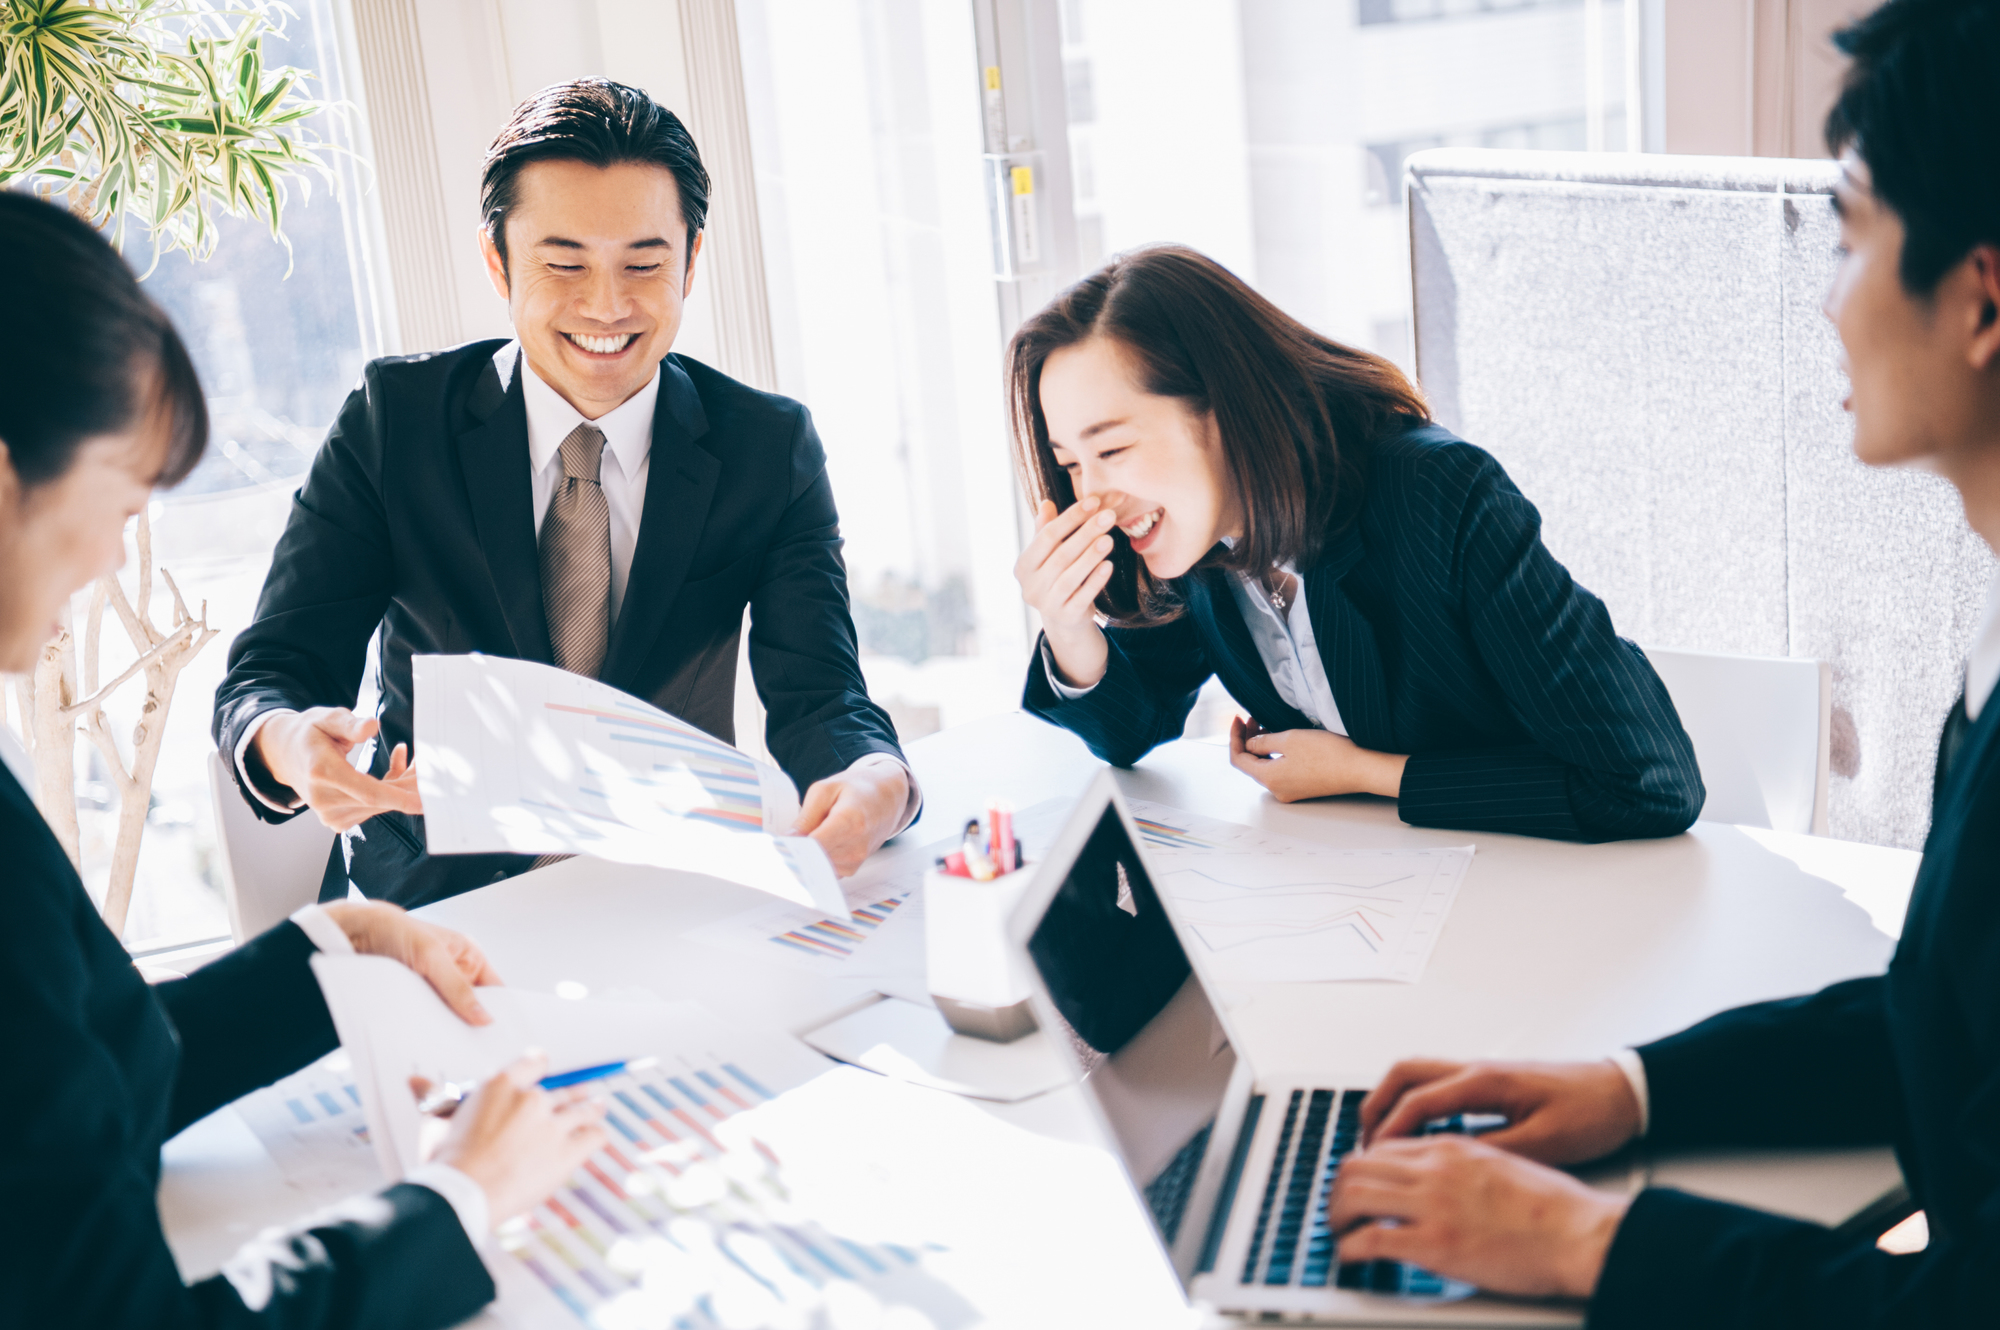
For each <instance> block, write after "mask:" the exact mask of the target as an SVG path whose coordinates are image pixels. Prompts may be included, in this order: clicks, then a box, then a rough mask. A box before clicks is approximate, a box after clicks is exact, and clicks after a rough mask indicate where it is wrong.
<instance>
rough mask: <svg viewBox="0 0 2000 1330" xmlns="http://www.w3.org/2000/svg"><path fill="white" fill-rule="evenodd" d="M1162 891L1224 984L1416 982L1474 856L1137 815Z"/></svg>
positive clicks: (1182, 815)
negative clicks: (1358, 846)
mask: <svg viewBox="0 0 2000 1330" xmlns="http://www.w3.org/2000/svg"><path fill="white" fill-rule="evenodd" d="M1133 812H1134V821H1136V822H1137V823H1138V824H1139V828H1140V834H1141V835H1142V836H1143V837H1144V838H1145V840H1146V843H1147V844H1146V848H1147V852H1148V855H1149V857H1151V858H1152V859H1153V861H1154V862H1155V864H1156V866H1157V869H1158V872H1159V878H1160V881H1159V886H1160V889H1161V890H1162V891H1163V892H1165V893H1166V894H1167V896H1169V897H1170V898H1171V899H1172V900H1173V902H1174V913H1175V915H1176V917H1177V919H1178V920H1179V922H1180V925H1181V928H1182V931H1183V933H1184V934H1185V935H1186V937H1187V939H1188V941H1189V943H1190V945H1191V946H1192V947H1193V948H1194V949H1196V950H1197V951H1198V952H1200V953H1201V954H1202V955H1203V956H1204V957H1205V959H1206V963H1207V966H1208V968H1209V969H1210V970H1212V972H1213V974H1214V977H1215V978H1216V979H1218V980H1221V981H1223V982H1236V983H1271V982H1297V981H1311V980H1338V979H1392V980H1402V981H1404V982H1414V981H1415V980H1416V979H1418V978H1420V977H1421V976H1422V974H1423V971H1424V967H1425V965H1426V964H1427V963H1428V961H1429V959H1430V954H1431V949H1432V947H1433V946H1434V945H1435V944H1436V942H1437V938H1438V935H1439V933H1440V932H1441V931H1442V929H1443V927H1444V921H1445V917H1446V915H1447V914H1448V913H1449V911H1450V909H1451V905H1452V901H1453V899H1454V898H1455V897H1456V895H1457V893H1458V888H1459V884H1460V883H1461V882H1462V881H1463V879H1464V876H1465V871H1466V868H1467V866H1468V865H1469V864H1470V862H1471V860H1472V847H1471V846H1459V847H1453V848H1449V849H1397V850H1344V849H1336V848H1334V847H1332V846H1329V845H1322V844H1318V843H1315V842H1312V841H1307V840H1302V839H1300V838H1298V837H1293V836H1285V835H1280V834H1277V833H1274V832H1267V831H1263V830H1260V829H1258V828H1254V827H1245V826H1239V825H1236V824H1234V823H1227V822H1220V821H1217V820H1215V819H1213V818H1205V817H1202V816H1200V815H1198V814H1194V813H1188V812H1185V811H1184V810H1182V809H1178V808H1167V807H1163V806H1160V805H1155V804H1145V803H1135V805H1134V808H1133Z"/></svg>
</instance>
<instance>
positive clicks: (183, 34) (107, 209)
mask: <svg viewBox="0 0 2000 1330" xmlns="http://www.w3.org/2000/svg"><path fill="white" fill-rule="evenodd" d="M224 5H226V8H225V7H224ZM292 17H294V16H293V14H292V11H291V10H290V9H289V8H288V7H287V6H285V5H284V4H282V3H279V2H278V0H223V3H222V4H218V3H216V2H215V0H95V3H86V2H85V0H0V186H5V185H7V184H9V183H10V182H13V181H16V180H21V179H24V178H32V179H36V180H40V181H42V182H44V183H45V185H47V186H49V187H51V188H55V187H60V188H62V189H63V190H64V194H65V201H66V202H67V203H68V204H69V206H70V208H71V210H72V211H74V212H77V213H80V214H82V215H84V216H86V217H89V218H90V219H91V220H92V221H94V222H96V223H97V224H99V225H101V226H102V225H109V226H110V227H111V228H112V229H113V239H114V241H116V242H118V243H122V242H123V232H124V225H125V219H126V217H127V215H128V214H132V215H136V216H138V217H139V218H140V219H141V220H143V221H144V223H145V224H146V226H147V228H148V229H149V231H150V232H151V236H152V240H153V249H154V261H155V262H157V261H158V257H159V255H160V254H161V253H163V252H166V251H170V250H174V249H184V250H187V251H188V252H189V253H190V254H191V255H193V256H194V257H195V258H197V259H200V258H206V257H207V256H208V255H209V254H210V253H212V252H213V250H214V247H215V240H216V235H215V231H214V227H213V225H212V213H213V211H214V210H215V209H218V208H219V209H221V210H222V211H223V212H226V213H229V214H232V215H235V216H242V217H256V218H259V219H261V220H262V221H264V222H265V224H266V225H267V226H269V228H270V230H271V234H272V236H273V237H275V238H276V239H277V240H278V241H279V243H281V244H284V243H285V237H284V230H283V225H282V219H283V213H284V206H285V200H286V189H285V183H286V177H287V176H296V175H297V174H298V173H299V172H300V171H302V170H304V171H315V172H317V173H318V174H320V175H321V176H323V177H324V178H325V179H326V180H327V182H328V184H329V186H331V187H333V188H335V189H338V187H339V183H340V182H339V178H338V177H337V176H336V175H335V174H334V172H333V170H332V168H331V167H330V166H329V165H328V155H329V154H332V153H336V152H340V151H343V149H341V148H340V147H338V145H335V144H331V143H328V142H326V141H324V140H322V139H321V138H319V137H318V136H317V135H316V134H315V133H313V131H312V129H311V127H310V125H309V124H308V123H307V122H308V121H310V120H311V118H312V117H313V116H315V115H318V114H319V113H321V112H322V111H331V112H333V113H336V114H339V113H342V112H343V111H344V110H345V108H344V107H341V106H337V105H333V104H330V103H327V102H324V101H319V100H315V99H313V98H312V97H310V96H309V95H308V94H307V86H306V85H307V81H308V80H309V79H310V78H311V77H312V75H311V74H310V73H308V72H307V71H305V70H300V69H294V68H291V67H289V66H284V67H278V68H266V66H265V64H264V48H263V37H264V35H265V34H266V33H271V32H282V31H283V24H284V22H285V21H286V20H287V19H289V18H292ZM302 183H303V182H302ZM286 249H287V251H289V250H290V246H289V244H287V245H286Z"/></svg>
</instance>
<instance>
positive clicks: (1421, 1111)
mask: <svg viewBox="0 0 2000 1330" xmlns="http://www.w3.org/2000/svg"><path fill="white" fill-rule="evenodd" d="M1473 1113H1494V1114H1498V1115H1500V1116H1501V1117H1504V1118H1505V1119H1507V1125H1506V1126H1504V1127H1500V1128H1498V1129H1496V1130H1493V1131H1489V1132H1485V1133H1482V1134H1481V1137H1480V1139H1481V1140H1483V1141H1485V1142H1486V1144H1488V1145H1493V1146H1498V1147H1499V1148H1501V1149H1503V1150H1511V1151H1512V1152H1514V1153H1515V1154H1519V1155H1526V1156H1527V1157H1528V1158H1530V1159H1537V1160H1540V1161H1541V1162H1542V1163H1545V1164H1579V1163H1582V1162H1583V1161H1585V1160H1587V1159H1599V1158H1602V1157H1603V1156H1605V1155H1608V1154H1610V1153H1612V1152H1613V1151H1614V1150H1617V1149H1618V1148H1619V1147H1620V1146H1623V1145H1624V1144H1625V1143H1626V1142H1627V1141H1630V1140H1631V1139H1632V1138H1633V1137H1634V1136H1637V1135H1638V1134H1639V1102H1638V1100H1637V1099H1636V1098H1634V1097H1633V1094H1632V1087H1631V1083H1630V1082H1629V1081H1627V1080H1626V1079H1625V1073H1624V1072H1622V1071H1620V1070H1619V1069H1618V1066H1617V1064H1616V1063H1613V1062H1610V1061H1608V1060H1607V1061H1604V1062H1442V1061H1432V1060H1426V1059H1412V1060H1409V1061H1405V1062H1399V1063H1397V1064H1396V1065H1395V1066H1394V1067H1392V1068H1391V1069H1390V1071H1389V1074H1388V1075H1387V1076H1386V1077H1384V1078H1383V1080H1382V1083H1381V1084H1380V1085H1378V1086H1376V1087H1375V1090H1374V1091H1373V1093H1371V1094H1370V1095H1369V1096H1368V1098H1367V1100H1366V1101H1365V1102H1363V1104H1362V1105H1361V1139H1362V1142H1363V1144H1371V1143H1373V1142H1375V1141H1378V1140H1389V1139H1392V1138H1394V1137H1399V1136H1415V1135H1418V1134H1420V1133H1422V1132H1423V1130H1424V1127H1425V1124H1426V1123H1429V1122H1432V1121H1433V1120H1435V1119H1438V1118H1448V1117H1453V1116H1456V1115H1458V1114H1473Z"/></svg>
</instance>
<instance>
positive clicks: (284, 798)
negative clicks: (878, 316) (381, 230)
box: [214, 79, 918, 905]
mask: <svg viewBox="0 0 2000 1330" xmlns="http://www.w3.org/2000/svg"><path fill="white" fill-rule="evenodd" d="M708 191H709V179H708V173H707V171H706V170H705V169H704V168H703V167H702V164H701V158H700V156H699V154H698V152H697V151H696V148H695V145H694V142H693V140H692V139H690V138H689V136H688V133H687V130H686V128H685V127H684V126H683V125H682V124H681V122H680V120H679V119H678V118H677V117H675V116H674V115H673V114H672V113H671V112H669V111H667V110H665V109H663V108H661V107H660V106H658V105H657V104H655V103H654V102H653V100H652V99H651V98H650V97H648V96H647V95H646V94H645V93H643V92H640V91H638V90H636V89H633V88H628V87H625V86H623V85H621V84H617V83H612V82H610V81H608V80H604V79H583V80H578V81H576V82H574V83H568V84H562V85H558V86H556V87H552V88H548V89H545V90H543V91H542V92H540V93H537V94H536V95H535V96H534V97H533V98H531V99H529V100H528V101H527V102H526V103H524V104H523V105H522V106H521V107H520V108H519V109H518V110H516V111H515V113H514V116H513V118H512V119H511V120H510V121H509V122H508V124H507V126H506V128H504V129H503V130H502V131H501V133H500V136H499V137H498V138H497V139H496V140H495V141H494V144H493V147H492V149H491V150H490V151H489V152H488V154H487V159H486V168H485V175H484V180H483V184H482V199H481V212H482V216H483V225H482V228H481V233H480V245H481V248H482V250H483V252H484V255H485V260H486V266H487V270H488V273H489V274H490V276H491V278H492V281H493V285H494V288H495V290H497V291H498V292H499V293H500V295H501V297H502V298H503V299H505V300H506V302H507V309H508V314H509V317H510V318H511V320H512V322H513V326H514V332H515V340H513V341H508V342H500V341H484V342H473V343H469V344H467V345H465V346H460V347H455V348H453V349H451V350H448V351H441V352H437V353H434V354H430V355H419V356H401V357H391V358H387V359H383V360H378V361H375V362H374V363H372V364H371V365H369V366H368V368H367V370H366V371H365V372H364V374H363V376H362V381H361V384H360V386H359V387H358V388H356V390H355V391H354V392H353V394H352V395H350V396H349V398H348V400H347V403H346V405H345V406H344V407H343V408H342V409H341V413H340V417H339V419H338V420H337V421H336V422H335V424H334V427H333V429H332V432H331V433H330V434H329V435H328V436H327V440H326V443H325V445H324V446H323V447H322V448H321V449H320V452H319V455H318V456H317V458H316V459H315V460H314V462H313V466H312V470H311V473H310V474H309V475H308V477H307V479H306V483H305V486H304V487H303V488H302V489H301V490H300V492H299V494H298V495H297V496H296V498H295V499H294V501H293V509H292V516H291V520H290V522H289V524H288V525H287V527H286V529H285V533H284V535H283V537H282V538H281V539H280V541H279V543H278V548H277V553H276V556H275V558H274V560H273V562H272V566H271V572H270V575H269V577H268V578H267V579H266V581H265V583H264V591H263V595H262V597H261V599H260V600H259V602H258V606H257V618H256V621H255V622H254V623H253V624H252V625H251V626H250V628H249V629H247V630H246V631H245V632H244V633H243V634H242V635H241V636H239V637H238V638H237V639H236V642H235V644H234V646H233V647H232V648H231V650H230V656H229V674H228V677H227V678H226V679H225V680H224V681H223V683H222V686H221V687H220V688H219V689H217V691H216V698H215V722H214V729H215V738H216V742H217V744H218V745H219V746H220V748H221V750H222V752H223V753H224V755H225V756H226V757H228V758H230V759H232V761H231V765H232V767H233V769H234V770H235V772H236V775H237V779H238V781H239V783H240V784H241V785H242V786H243V790H244V794H245V797H246V798H247V799H248V800H249V801H250V803H251V806H252V807H253V808H255V809H256V810H257V812H258V813H259V815H260V816H262V817H264V818H266V819H267V820H282V819H284V818H287V817H291V816H295V815H297V814H298V813H299V812H300V811H302V810H304V809H306V808H310V809H312V810H313V812H315V813H316V814H317V815H318V816H319V817H320V818H321V820H322V821H324V822H326V824H327V825H329V826H332V827H335V828H337V829H340V830H346V829H348V828H352V827H357V826H358V827H360V828H361V831H360V833H359V834H358V835H356V836H354V837H352V838H351V840H350V841H349V848H348V849H347V851H346V854H345V855H343V848H342V846H341V845H338V844H337V845H336V846H335V849H334V855H333V858H332V860H331V861H330V862H329V864H328V871H327V877H326V891H327V894H343V893H344V892H345V889H346V883H347V881H348V879H349V878H350V877H351V878H352V880H353V881H354V882H355V884H356V885H358V886H359V887H360V888H361V889H362V890H363V891H364V892H365V893H366V894H368V895H369V896H381V897H385V898H387V899H389V900H393V901H397V902H399V903H401V904H404V905H418V904H422V903H424V902H426V901H431V900H437V899H440V898H442V897H446V896H451V895H455V894H457V893H459V892H462V891H468V890H471V889H472V888H474V887H478V886H483V885H485V884H487V883H490V882H495V881H499V880H500V879H502V878H505V877H508V876H511V875H513V874H515V873H518V872H522V871H524V870H525V869H527V868H528V867H530V866H531V865H532V864H533V862H534V860H532V859H531V858H529V857H528V856H525V855H510V854H486V855H454V856H449V857H440V858H435V859H434V858H432V857H431V856H429V855H428V854H427V853H425V851H424V848H423V847H424V836H423V826H422V822H421V815H422V811H423V808H422V802H421V800H420V798H419V796H418V792H417V786H416V781H415V776H414V772H413V771H412V770H411V768H410V764H409V752H408V743H409V739H410V735H411V725H412V715H411V671H410V658H411V656H413V655H416V654H422V653H426V652H446V653H458V652H469V651H478V652H485V653H487V654H490V655H497V656H512V657H517V658H520V659H525V660H538V661H543V662H547V663H551V664H555V665H558V666H560V667H562V668H564V669H568V670H572V671H575V672H576V673H579V674H584V675H588V676H590V677H592V678H599V679H602V680H603V681H604V682H606V683H608V684H611V685H613V686H615V687H618V688H621V689H624V690H625V691H627V692H629V693H632V694H634V695H636V696H639V697H642V698H644V699H646V700H647V701H649V702H651V703H653V704H654V705H656V706H658V707H661V708H663V709H665V710H667V711H670V712H672V713H674V714H675V715H677V716H680V717H682V718H683V719H685V720H687V721H689V722H691V723H692V724H695V725H698V726H700V727H701V728H703V729H705V730H707V731H709V732H710V733H713V734H716V735H719V736H721V737H722V738H725V739H733V737H734V725H733V715H734V698H735V676H736V659H737V636H738V633H739V630H740V626H741V623H742V616H743V609H744V606H745V605H746V604H747V605H749V606H750V612H751V628H750V663H751V669H752V672H753V674H754V675H755V678H756V683H757V688H758V693H759V695H760V696H761V697H762V699H763V701H764V705H765V707H766V709H767V712H768V716H769V722H768V727H767V730H766V742H767V744H768V746H769V748H770V750H771V752H772V754H773V756H775V757H776V758H777V760H778V763H779V765H781V766H782V767H783V768H784V769H785V771H786V772H787V774H789V775H790V776H791V777H792V779H793V780H794V781H795V782H796V783H797V784H798V786H799V788H800V789H801V790H803V791H804V792H805V794H804V808H803V811H802V814H801V817H800V823H799V830H800V831H801V832H803V833H806V834H810V835H811V836H812V837H813V838H814V839H815V840H816V841H818V842H819V843H820V845H821V847H822V848H824V849H825V850H826V852H827V856H828V857H829V858H830V859H831V860H832V861H833V864H834V867H835V869H836V870H837V871H838V872H840V873H841V874H842V875H846V874H849V873H852V872H853V871H854V870H855V869H856V868H857V867H858V866H859V865H860V863H861V861H862V860H863V859H864V858H865V857H866V856H867V855H868V854H869V853H870V852H872V851H873V850H874V849H875V847H876V846H878V845H880V844H881V843H882V842H883V841H884V840H886V839H888V838H889V837H890V836H892V835H894V834H895V833H896V832H898V831H900V830H902V828H903V827H905V826H907V825H908V824H909V822H910V820H911V819H912V818H913V817H914V816H915V813H916V811H917V805H918V796H917V791H916V786H915V783H914V781H913V780H912V778H911V775H910V771H909V768H908V766H907V765H906V764H905V762H904V761H903V757H902V753H901V750H900V749H899V748H898V746H897V743H896V735H895V730H894V728H893V727H892V726H891V724H890V722H889V718H888V716H887V714H886V713H885V712H884V711H883V710H882V709H881V708H880V707H878V706H876V705H875V704H874V703H873V702H871V701H869V699H868V694H867V688H866V685H865V683H864V682H863V680H862V677H861V670H860V665H859V661H858V659H857V652H856V645H855V637H854V626H853V622H852V620H851V618H850V617H849V613H848V600H847V584H846V574H845V570H844V568H843V566H842V564H841V559H840V544H841V541H840V532H839V525H838V521H839V519H838V515H837V514H836V512H835V509H834V501H833V492H832V489H831V487H830V485H829V483H828V479H827V474H826V461H825V454H824V452H823V451H822V449H821V447H820V442H819V438H818V435H817V434H816V433H815V432H814V430H813V425H812V420H811V418H810V416H809V415H808V414H807V412H806V410H805V408H804V407H802V406H801V405H799V404H798V403H797V402H794V401H791V400H789V399H787V398H783V397H778V396H775V395H772V394H769V393H762V392H758V391H755V390H753V389H751V388H748V387H746V386H745V385H743V384H740V383H737V382H735V381H734V380H732V379H729V378H727V377H725V376H724V375H722V374H719V373H717V372H716V371H715V370H713V369H710V368H709V367H707V366H706V365H703V364H701V363H699V362H698V361H694V360H690V359H688V358H687V357H685V356H682V355H677V354H670V351H671V349H672V347H673V344H674V338H675V336H676V334H677V333H678V332H679V331H680V326H681V319H682V313H683V308H684V301H685V300H686V298H687V295H688V293H689V291H690V290H692V288H693V282H694V274H695V266H696V259H697V257H698V256H699V254H700V253H701V243H702V223H703V220H704V218H705V216H706V214H707V206H708ZM378 627H379V629H380V631H381V637H380V648H379V651H380V655H379V664H380V673H381V680H382V706H381V711H380V714H379V717H368V718H364V717H360V716H357V715H356V714H355V713H354V712H353V710H352V709H351V708H352V706H353V704H354V701H355V697H356V693H357V690H358V688H359V685H360V681H361V675H362V670H363V665H364V660H365V655H366V650H367V645H368V642H369V639H370V637H371V636H373V635H374V634H375V633H376V631H377V629H378ZM378 736H379V739H380V742H379V743H377V745H376V750H375V754H374V760H373V764H372V767H371V769H370V770H369V771H368V772H365V773H364V772H362V771H358V770H356V769H355V768H354V767H352V766H351V765H349V754H350V753H351V752H352V751H353V750H354V749H355V747H357V746H358V745H360V744H362V743H364V742H366V741H367V740H369V739H371V738H377V737H378Z"/></svg>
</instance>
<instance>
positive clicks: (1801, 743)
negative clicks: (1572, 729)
mask: <svg viewBox="0 0 2000 1330" xmlns="http://www.w3.org/2000/svg"><path fill="white" fill-rule="evenodd" d="M1646 658H1647V659H1648V660H1650V661H1652V663H1653V668H1654V669H1655V670H1656V671H1658V672H1659V676H1660V680H1661V682H1663V683H1665V684H1666V686H1667V692H1668V694H1669V695H1670V696H1672V698H1673V699H1674V707H1675V709H1676V710H1678V711H1679V712H1680V713H1681V724H1682V725H1684V726H1685V727H1686V728H1687V732H1688V738H1690V739H1692V740H1693V741H1694V755H1695V760H1696V761H1697V762H1698V763H1700V765H1701V783H1702V784H1703V785H1705V786H1707V787H1708V802H1706V803H1704V804H1703V805H1702V808H1701V816H1702V818H1703V820H1704V821H1708V822H1733V823H1736V824H1737V825H1739V826H1746V827H1769V828H1771V829H1772V830H1774V831H1803V832H1811V833H1812V834H1813V835H1816V836H1824V835H1825V834H1826V787H1827V752H1828V736H1829V732H1830V728H1831V721H1832V712H1833V667H1832V666H1830V665H1828V664H1827V663H1826V662H1825V661H1818V660H1791V659H1784V658H1779V657H1772V656H1727V655H1719V654H1716V653H1712V652H1707V651H1652V650H1649V651H1647V652H1646Z"/></svg>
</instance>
